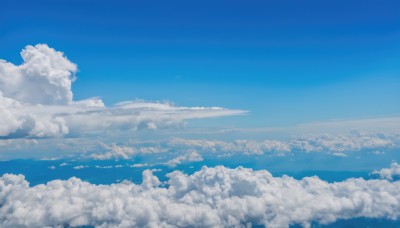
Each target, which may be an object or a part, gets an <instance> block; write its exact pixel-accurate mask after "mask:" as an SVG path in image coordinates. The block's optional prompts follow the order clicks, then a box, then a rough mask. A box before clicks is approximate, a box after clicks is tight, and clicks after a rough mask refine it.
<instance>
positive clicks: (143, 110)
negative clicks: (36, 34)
mask: <svg viewBox="0 0 400 228" xmlns="http://www.w3.org/2000/svg"><path fill="white" fill-rule="evenodd" d="M21 56H22V58H23V60H24V62H23V63H22V64H21V65H18V66H17V65H14V64H12V63H9V62H6V61H5V60H0V137H3V138H21V137H38V138H43V137H62V136H64V135H68V134H72V135H80V134H85V133H96V132H104V131H105V130H107V131H115V130H122V129H126V130H129V129H130V130H140V129H159V128H169V127H179V126H181V125H182V123H183V122H184V121H185V120H189V119H201V118H209V117H219V116H229V115H238V114H244V113H245V112H244V111H241V110H228V109H223V108H219V107H178V106H174V105H172V104H169V103H157V102H144V101H141V100H137V101H129V102H121V103H118V104H116V105H114V106H112V107H105V106H104V103H103V102H102V101H101V100H100V99H99V98H91V99H87V100H81V101H74V100H73V92H72V89H71V85H72V83H73V81H74V79H75V73H76V71H77V67H76V65H75V64H74V63H72V62H71V61H69V60H68V59H67V58H66V57H65V56H64V54H63V53H62V52H58V51H56V50H54V49H52V48H49V47H48V46H47V45H45V44H38V45H36V46H30V45H29V46H26V48H25V49H24V50H22V52H21Z"/></svg>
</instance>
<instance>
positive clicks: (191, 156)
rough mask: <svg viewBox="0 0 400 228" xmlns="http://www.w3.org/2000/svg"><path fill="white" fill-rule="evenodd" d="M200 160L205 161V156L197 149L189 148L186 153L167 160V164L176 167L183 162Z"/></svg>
mask: <svg viewBox="0 0 400 228" xmlns="http://www.w3.org/2000/svg"><path fill="white" fill-rule="evenodd" d="M198 161H203V157H202V156H201V155H200V154H199V153H197V151H196V150H193V149H192V150H189V151H188V152H187V153H185V154H184V155H180V156H178V157H176V158H174V159H171V160H169V161H167V162H166V165H168V166H171V167H175V166H177V165H179V164H181V163H182V162H198Z"/></svg>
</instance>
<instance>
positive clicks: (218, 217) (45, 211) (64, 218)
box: [0, 166, 400, 227]
mask: <svg viewBox="0 0 400 228" xmlns="http://www.w3.org/2000/svg"><path fill="white" fill-rule="evenodd" d="M168 177H169V181H168V187H166V188H164V187H159V185H160V184H161V183H160V181H159V180H158V178H157V177H155V176H153V174H152V172H151V171H150V170H146V171H145V172H143V183H142V184H141V185H135V184H133V183H131V182H126V181H125V182H122V183H118V184H112V185H93V184H90V183H88V182H84V181H82V180H80V179H77V178H71V179H69V180H54V181H51V182H48V183H47V184H44V185H43V184H42V185H37V186H34V187H29V183H28V182H27V181H26V180H25V179H24V176H22V175H11V174H5V175H3V176H2V177H1V178H0V189H2V191H1V192H0V203H1V205H2V206H1V207H0V222H1V224H2V227H20V226H29V227H44V226H83V225H91V226H97V227H188V226H194V227H244V226H246V225H247V224H262V225H266V226H267V227H288V226H289V225H290V224H301V225H303V226H305V227H307V226H309V225H310V223H311V222H312V221H317V222H320V223H322V224H328V223H331V222H334V221H336V220H338V219H350V218H357V217H368V218H387V219H398V218H399V216H400V182H399V181H395V182H389V181H387V180H364V179H362V178H356V179H354V178H352V179H348V180H345V181H342V182H335V183H327V182H325V181H322V180H320V179H319V178H318V177H315V176H314V177H306V178H303V179H302V180H296V179H293V178H291V177H288V176H283V177H272V175H271V174H270V173H269V172H267V171H265V170H261V171H253V170H251V169H245V168H236V169H228V168H225V167H222V166H218V167H215V168H207V167H203V168H202V169H201V170H200V171H198V172H196V173H194V174H192V175H185V174H183V173H181V172H179V171H175V172H173V173H170V174H168Z"/></svg>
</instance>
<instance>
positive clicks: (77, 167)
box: [73, 165, 89, 169]
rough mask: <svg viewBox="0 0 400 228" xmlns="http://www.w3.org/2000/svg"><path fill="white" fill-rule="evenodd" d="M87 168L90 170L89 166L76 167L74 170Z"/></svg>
mask: <svg viewBox="0 0 400 228" xmlns="http://www.w3.org/2000/svg"><path fill="white" fill-rule="evenodd" d="M85 168H89V166H87V165H78V166H74V167H73V169H85Z"/></svg>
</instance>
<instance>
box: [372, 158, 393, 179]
mask: <svg viewBox="0 0 400 228" xmlns="http://www.w3.org/2000/svg"><path fill="white" fill-rule="evenodd" d="M372 174H378V175H379V176H380V177H381V178H383V179H387V180H393V178H395V177H400V165H399V164H398V163H397V162H392V164H391V165H390V168H385V169H381V170H375V171H374V172H372Z"/></svg>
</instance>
